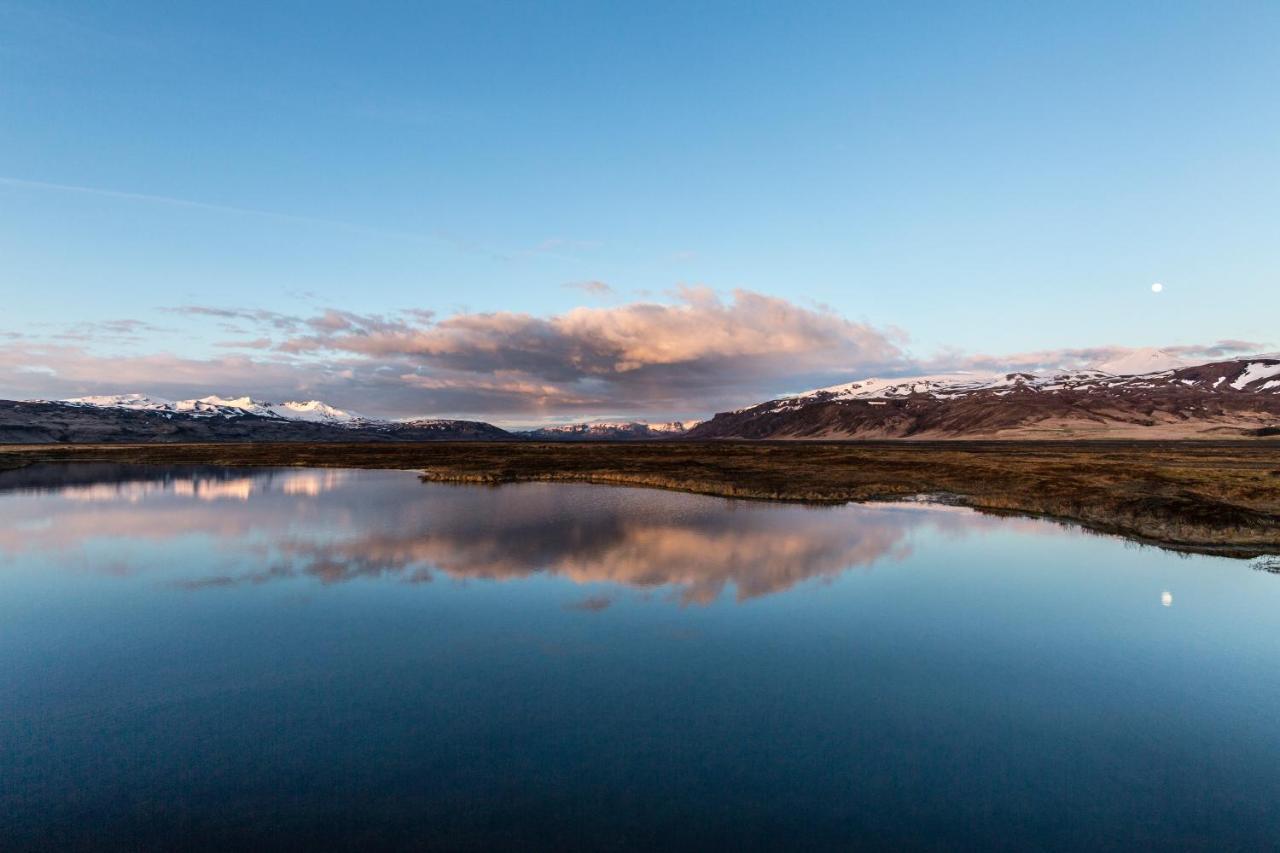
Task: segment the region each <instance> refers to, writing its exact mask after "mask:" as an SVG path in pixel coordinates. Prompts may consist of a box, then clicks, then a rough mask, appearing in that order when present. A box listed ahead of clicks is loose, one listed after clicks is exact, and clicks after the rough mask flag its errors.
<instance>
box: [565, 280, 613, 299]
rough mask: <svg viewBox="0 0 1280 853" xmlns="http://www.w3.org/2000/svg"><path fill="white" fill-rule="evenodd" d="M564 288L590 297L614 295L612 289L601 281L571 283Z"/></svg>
mask: <svg viewBox="0 0 1280 853" xmlns="http://www.w3.org/2000/svg"><path fill="white" fill-rule="evenodd" d="M565 287H571V288H573V289H574V290H581V291H582V292H583V293H589V294H591V295H592V296H612V295H613V294H614V289H613V288H612V287H610V286H609V285H607V284H605V283H604V282H603V281H571V282H568V283H567V284H565Z"/></svg>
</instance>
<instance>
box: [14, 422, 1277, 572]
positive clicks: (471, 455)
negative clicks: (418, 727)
mask: <svg viewBox="0 0 1280 853" xmlns="http://www.w3.org/2000/svg"><path fill="white" fill-rule="evenodd" d="M91 460H101V461H113V462H149V463H201V464H221V465H254V466H305V467H345V468H400V469H416V470H420V471H422V472H423V477H424V479H427V480H432V481H440V482H466V483H489V484H499V483H507V482H515V481H528V480H556V481H571V482H588V483H614V484H624V485H636V486H650V487H655V488H665V489H677V490H680V491H688V492H698V493H702V494H710V495H721V496H726V497H738V498H760V499H773V500H798V501H872V500H891V499H898V498H904V497H909V496H914V495H942V496H947V497H948V498H949V499H951V500H954V501H955V502H957V503H961V504H964V505H967V506H971V507H974V508H976V509H980V510H985V511H991V512H1009V513H1018V514H1027V515H1039V516H1048V517H1052V518H1057V519H1062V520H1068V521H1072V522H1076V523H1079V524H1082V525H1084V526H1086V527H1089V528H1092V529H1095V530H1100V531H1105V532H1110V533H1117V534H1121V535H1124V536H1128V537H1131V538H1134V539H1139V540H1143V541H1148V542H1153V543H1157V544H1161V545H1165V546H1169V547H1175V548H1178V549H1182V550H1191V551H1212V552H1222V553H1232V554H1239V555H1242V556H1252V555H1258V554H1275V553H1280V443H1277V442H1274V441H1266V440H1255V441H1231V442H1207V441H1170V442H1139V441H1134V442H1121V441H1113V442H1049V441H1038V442H1011V441H1000V442H954V441H949V442H937V443H927V442H913V443H902V442H891V441H886V442H803V443H801V442H674V441H673V442H653V443H582V444H569V443H559V444H536V443H483V442H456V443H454V442H432V443H415V444H408V443H406V444H306V445H300V444H296V443H287V444H201V445H142V446H139V445H130V446H119V445H114V446H113V445H99V446H49V445H43V446H11V447H0V468H3V467H6V466H7V467H12V466H14V465H22V464H27V463H29V462H35V461H91Z"/></svg>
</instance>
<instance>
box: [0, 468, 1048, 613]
mask: <svg viewBox="0 0 1280 853" xmlns="http://www.w3.org/2000/svg"><path fill="white" fill-rule="evenodd" d="M13 492H21V493H24V494H26V495H27V499H26V500H24V501H21V502H13V503H15V505H14V506H12V507H11V511H9V512H6V513H4V515H3V518H0V553H8V554H16V553H29V552H39V551H48V552H58V553H59V554H61V555H62V557H63V562H64V563H65V562H68V561H70V562H72V563H73V564H76V565H80V566H83V567H85V568H88V569H99V570H106V571H111V572H117V573H133V572H138V571H148V570H154V569H148V568H147V567H144V566H137V565H132V564H131V562H130V560H129V556H128V554H127V550H126V552H125V553H124V554H123V555H121V554H120V553H119V549H118V548H117V549H116V552H117V553H116V555H115V556H114V557H113V558H111V559H107V558H104V556H103V555H102V554H101V553H100V549H97V548H94V547H91V546H92V544H93V543H95V542H101V541H102V540H104V539H110V540H113V541H114V542H115V543H116V544H117V545H118V544H119V543H120V542H121V541H125V542H127V541H128V540H131V539H134V540H142V541H151V542H154V541H156V540H168V539H174V538H179V537H185V538H188V539H193V540H194V539H199V540H204V541H205V542H206V544H205V546H204V547H206V548H207V549H209V550H210V551H212V552H213V553H212V558H213V559H212V564H213V565H216V567H217V570H216V571H215V572H210V571H209V566H210V565H211V562H210V560H201V561H199V563H200V566H201V569H202V572H201V573H197V574H191V573H186V572H178V573H177V574H178V576H177V577H167V578H166V581H167V582H169V583H172V584H173V585H175V586H178V587H181V588H185V589H201V588H209V587H225V586H234V585H239V584H258V583H264V582H269V581H276V580H284V579H290V578H310V579H313V580H315V581H319V582H321V583H324V584H334V583H341V582H346V581H351V580H355V579H359V578H375V577H387V578H395V579H400V580H404V581H410V582H422V581H430V580H432V579H435V578H437V577H440V576H444V577H448V578H455V579H484V580H508V579H517V578H525V577H529V576H531V575H535V574H539V573H545V574H548V575H556V576H560V577H563V578H566V579H569V580H571V581H573V582H574V583H577V584H601V583H605V584H614V585H618V586H621V587H631V588H637V589H646V590H658V589H664V588H665V589H669V590H671V591H673V593H674V594H675V596H676V597H677V598H678V599H679V600H680V601H681V602H683V603H695V604H705V603H709V602H711V601H714V600H716V599H717V598H719V597H720V596H721V595H722V593H724V592H725V590H726V589H732V591H733V595H734V596H735V597H736V599H737V600H739V601H743V600H748V599H752V598H756V597H759V596H764V595H768V594H771V593H775V592H779V591H782V590H786V589H789V588H791V587H793V586H795V585H796V584H799V583H802V582H804V581H807V580H812V579H827V578H833V577H835V576H837V575H839V574H840V573H842V572H845V571H848V570H849V569H852V568H858V567H870V566H872V565H874V564H876V563H877V562H881V561H895V560H900V559H903V558H904V557H906V556H907V555H908V554H909V553H910V552H911V538H912V531H913V530H915V529H916V528H919V527H922V526H924V527H929V528H932V529H934V530H938V531H941V532H943V533H946V534H950V535H955V536H963V535H968V534H970V533H974V532H980V531H983V530H988V529H993V528H995V527H997V526H1003V527H1006V528H1007V527H1008V526H1009V525H1010V524H1015V525H1018V526H1019V527H1021V528H1023V529H1025V530H1029V531H1036V532H1043V533H1046V534H1050V535H1052V534H1055V533H1059V532H1060V531H1059V530H1058V528H1056V527H1055V526H1053V525H1050V524H1046V523H1043V522H1034V521H1018V520H1010V519H993V518H989V517H985V516H982V515H979V514H976V513H973V512H971V511H968V510H963V509H956V508H948V507H938V506H925V505H919V504H892V505H889V504H880V505H875V504H872V505H860V506H844V507H812V506H801V505H795V504H776V503H774V504H769V503H761V502H753V501H733V500H726V499H721V498H710V497H705V496H698V495H686V494H674V493H670V492H654V491H650V490H645V489H635V488H618V487H602V486H583V485H570V484H547V483H529V484H518V485H508V486H503V487H500V488H490V487H476V486H452V485H439V484H424V483H421V482H419V481H418V479H417V477H416V476H415V475H414V474H413V473H412V472H405V471H346V470H322V469H316V470H288V469H286V470H275V469H268V470H263V469H219V468H199V467H193V466H174V467H161V466H153V467H142V466H118V465H94V464H84V465H61V466H32V467H31V468H28V469H22V470H19V471H10V472H4V473H2V474H0V500H3V499H4V498H3V495H4V494H5V493H13ZM32 493H36V494H35V495H33V494H32ZM32 497H35V498H36V499H34V500H33V499H31V498H32ZM140 508H143V509H145V512H139V509H140ZM589 601H591V602H593V604H592V606H591V607H588V608H587V609H602V608H603V607H604V606H607V602H608V599H607V598H601V597H598V596H597V597H595V598H592V599H589Z"/></svg>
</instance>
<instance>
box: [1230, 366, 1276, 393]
mask: <svg viewBox="0 0 1280 853" xmlns="http://www.w3.org/2000/svg"><path fill="white" fill-rule="evenodd" d="M1277 374H1280V362H1276V363H1268V362H1265V361H1254V362H1250V363H1249V365H1248V366H1247V367H1246V368H1245V369H1244V373H1241V374H1240V377H1239V378H1238V379H1236V381H1235V382H1232V383H1231V387H1232V388H1234V389H1236V390H1237V391H1242V390H1244V387H1245V386H1246V385H1250V384H1252V383H1254V382H1258V381H1260V380H1262V379H1270V378H1271V377H1272V376H1276V375H1277Z"/></svg>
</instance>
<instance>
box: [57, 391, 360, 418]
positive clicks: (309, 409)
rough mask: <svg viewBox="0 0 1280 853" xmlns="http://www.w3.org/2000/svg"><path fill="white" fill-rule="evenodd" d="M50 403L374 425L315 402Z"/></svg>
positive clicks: (141, 399) (142, 399)
mask: <svg viewBox="0 0 1280 853" xmlns="http://www.w3.org/2000/svg"><path fill="white" fill-rule="evenodd" d="M54 402H61V403H66V404H68V405H72V406H94V407H97V408H104V409H131V410H134V411H146V412H173V413H182V414H188V415H192V416H195V417H240V416H242V415H256V416H258V417H261V418H283V419H285V420H290V421H306V422H308V423H320V424H336V425H358V424H368V423H373V422H374V419H373V418H366V417H364V416H363V415H358V414H356V413H355V412H348V411H344V410H342V409H339V408H336V407H334V406H330V405H329V404H328V403H322V402H320V401H319V400H308V401H306V402H297V401H291V402H287V403H267V402H263V401H260V400H254V399H253V398H252V397H235V398H231V399H228V398H225V397H218V396H216V395H212V396H209V397H201V398H199V399H197V400H166V399H164V398H163V397H148V396H147V395H145V394H115V395H107V396H98V397H72V398H71V399H69V400H59V401H54Z"/></svg>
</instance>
